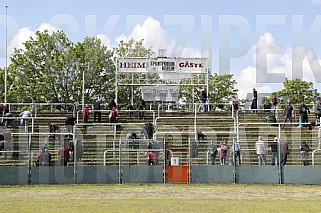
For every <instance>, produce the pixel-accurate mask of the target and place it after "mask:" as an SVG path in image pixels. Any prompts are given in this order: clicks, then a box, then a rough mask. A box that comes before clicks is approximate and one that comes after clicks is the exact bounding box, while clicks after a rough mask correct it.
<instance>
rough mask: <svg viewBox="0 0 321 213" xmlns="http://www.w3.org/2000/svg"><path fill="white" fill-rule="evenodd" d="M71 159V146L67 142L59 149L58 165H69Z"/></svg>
mask: <svg viewBox="0 0 321 213" xmlns="http://www.w3.org/2000/svg"><path fill="white" fill-rule="evenodd" d="M69 160H70V153H69V148H68V146H66V145H65V144H64V145H63V146H62V147H60V148H59V149H58V166H67V165H68V162H69Z"/></svg>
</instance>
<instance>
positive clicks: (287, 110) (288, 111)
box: [282, 101, 294, 128]
mask: <svg viewBox="0 0 321 213" xmlns="http://www.w3.org/2000/svg"><path fill="white" fill-rule="evenodd" d="M293 114H294V109H293V106H292V105H291V102H290V101H288V105H287V106H285V107H284V110H283V116H284V120H283V123H286V121H287V120H288V119H289V120H290V123H291V126H292V117H293ZM284 126H285V124H283V125H282V128H284Z"/></svg>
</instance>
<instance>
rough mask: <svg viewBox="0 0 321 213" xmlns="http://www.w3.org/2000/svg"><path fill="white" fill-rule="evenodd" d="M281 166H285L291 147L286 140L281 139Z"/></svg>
mask: <svg viewBox="0 0 321 213" xmlns="http://www.w3.org/2000/svg"><path fill="white" fill-rule="evenodd" d="M279 143H280V164H281V166H285V164H286V162H287V159H288V153H289V145H288V143H287V142H286V141H285V140H284V139H282V138H281V139H280V141H279Z"/></svg>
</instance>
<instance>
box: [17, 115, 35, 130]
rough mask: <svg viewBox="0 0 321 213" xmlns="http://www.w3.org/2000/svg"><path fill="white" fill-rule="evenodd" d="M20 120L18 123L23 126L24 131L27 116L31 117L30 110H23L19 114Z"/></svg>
mask: <svg viewBox="0 0 321 213" xmlns="http://www.w3.org/2000/svg"><path fill="white" fill-rule="evenodd" d="M19 116H20V118H21V120H20V125H21V126H24V127H25V131H27V129H28V118H31V117H32V112H30V111H23V112H21V113H20V114H19Z"/></svg>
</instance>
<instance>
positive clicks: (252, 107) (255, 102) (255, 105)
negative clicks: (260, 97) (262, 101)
mask: <svg viewBox="0 0 321 213" xmlns="http://www.w3.org/2000/svg"><path fill="white" fill-rule="evenodd" d="M251 109H254V110H255V111H253V112H256V109H257V91H256V89H255V88H253V97H252V104H251Z"/></svg>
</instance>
